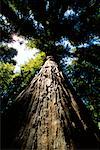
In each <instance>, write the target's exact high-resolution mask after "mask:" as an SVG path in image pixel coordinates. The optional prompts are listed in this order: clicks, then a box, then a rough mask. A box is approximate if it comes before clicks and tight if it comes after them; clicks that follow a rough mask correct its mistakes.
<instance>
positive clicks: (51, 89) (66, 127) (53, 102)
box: [7, 57, 99, 150]
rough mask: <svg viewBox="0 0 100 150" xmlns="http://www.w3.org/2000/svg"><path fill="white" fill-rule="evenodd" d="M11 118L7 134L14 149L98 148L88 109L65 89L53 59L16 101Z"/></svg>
mask: <svg viewBox="0 0 100 150" xmlns="http://www.w3.org/2000/svg"><path fill="white" fill-rule="evenodd" d="M11 115H12V118H10V121H11V123H10V125H8V128H9V131H12V134H10V133H9V131H7V132H8V133H9V136H8V137H9V140H10V141H11V139H14V141H13V149H14V147H15V148H18V149H22V150H55V149H56V150H73V149H79V150H80V149H85V148H87V149H88V148H92V149H93V148H95V149H96V148H98V143H99V142H98V140H99V139H98V133H97V129H96V127H95V125H94V124H93V122H92V120H91V118H90V116H89V114H88V111H87V109H86V108H85V106H84V105H83V103H82V102H81V101H80V100H79V99H78V98H77V97H76V96H75V93H74V94H73V92H72V91H71V89H70V88H69V86H67V85H66V82H65V79H64V77H63V75H62V73H61V72H60V71H59V69H58V65H57V64H56V63H55V61H54V60H53V58H52V57H48V59H47V61H46V62H45V64H44V65H43V67H42V69H41V70H40V72H39V74H38V75H37V76H36V77H35V78H34V79H33V80H32V81H31V83H30V85H29V86H28V87H27V88H26V89H25V90H24V91H22V92H21V94H20V95H19V96H18V97H17V100H16V103H15V105H14V106H13V108H12V109H11V111H10V113H9V116H11ZM8 120H9V119H8ZM11 126H12V127H13V128H12V127H11ZM14 132H16V135H15V134H14ZM8 143H9V142H8ZM8 145H9V144H8Z"/></svg>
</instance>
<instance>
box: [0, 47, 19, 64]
mask: <svg viewBox="0 0 100 150" xmlns="http://www.w3.org/2000/svg"><path fill="white" fill-rule="evenodd" d="M15 55H17V51H16V50H15V49H14V48H9V47H8V46H7V45H5V46H3V45H0V61H3V62H5V63H6V62H8V63H12V64H14V65H15V64H16V62H15V61H14V60H13V57H14V56H15Z"/></svg>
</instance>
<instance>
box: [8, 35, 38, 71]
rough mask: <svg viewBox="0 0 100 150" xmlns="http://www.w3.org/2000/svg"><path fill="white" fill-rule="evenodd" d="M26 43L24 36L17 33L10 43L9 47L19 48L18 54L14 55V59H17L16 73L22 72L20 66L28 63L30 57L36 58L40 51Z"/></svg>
mask: <svg viewBox="0 0 100 150" xmlns="http://www.w3.org/2000/svg"><path fill="white" fill-rule="evenodd" d="M26 44H27V40H25V39H24V38H23V37H18V36H17V35H13V41H12V42H11V43H8V47H12V48H14V49H16V50H17V55H16V56H15V57H14V60H15V61H16V66H15V70H14V73H16V72H20V66H21V65H23V64H25V63H27V62H28V61H29V59H31V58H35V57H36V55H37V53H39V50H38V49H36V48H34V49H30V48H28V47H27V45H26Z"/></svg>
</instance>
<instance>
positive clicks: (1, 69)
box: [0, 62, 14, 91]
mask: <svg viewBox="0 0 100 150" xmlns="http://www.w3.org/2000/svg"><path fill="white" fill-rule="evenodd" d="M13 71H14V65H12V64H9V63H8V62H7V63H4V62H0V87H1V89H2V90H1V91H7V88H8V87H9V84H10V82H11V81H12V79H13Z"/></svg>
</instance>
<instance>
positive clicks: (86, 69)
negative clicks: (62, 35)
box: [67, 45, 100, 124]
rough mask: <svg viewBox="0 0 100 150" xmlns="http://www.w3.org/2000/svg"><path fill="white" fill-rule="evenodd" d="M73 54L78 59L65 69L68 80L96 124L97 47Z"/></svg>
mask: <svg viewBox="0 0 100 150" xmlns="http://www.w3.org/2000/svg"><path fill="white" fill-rule="evenodd" d="M74 54H76V57H77V58H78V59H77V60H74V61H73V63H72V64H71V65H69V66H68V67H67V72H68V77H69V80H70V81H71V82H72V84H73V86H74V88H75V89H76V91H77V94H78V95H79V96H80V97H81V99H82V100H83V102H84V103H85V104H86V106H87V108H88V109H89V110H90V112H91V115H92V117H93V120H94V121H95V123H96V124H98V122H99V118H100V113H99V109H100V102H99V100H100V87H99V84H100V70H99V62H100V58H99V46H97V45H95V46H90V47H87V48H81V49H77V50H76V51H75V53H74Z"/></svg>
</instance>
